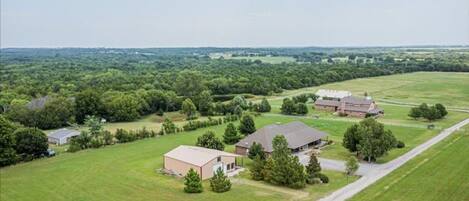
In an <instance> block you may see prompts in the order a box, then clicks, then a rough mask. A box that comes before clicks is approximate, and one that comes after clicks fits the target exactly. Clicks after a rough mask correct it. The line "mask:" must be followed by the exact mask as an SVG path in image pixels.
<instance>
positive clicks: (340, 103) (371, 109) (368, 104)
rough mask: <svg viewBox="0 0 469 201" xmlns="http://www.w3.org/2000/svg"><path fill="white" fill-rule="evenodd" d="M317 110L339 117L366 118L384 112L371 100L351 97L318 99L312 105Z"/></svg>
mask: <svg viewBox="0 0 469 201" xmlns="http://www.w3.org/2000/svg"><path fill="white" fill-rule="evenodd" d="M314 106H315V108H316V109H317V110H325V111H331V112H338V113H339V114H341V115H347V116H354V117H366V115H367V114H368V115H372V116H376V115H382V114H384V111H383V110H382V109H380V108H378V105H376V103H375V102H374V101H373V100H371V98H357V97H353V96H348V97H344V98H341V99H332V100H331V99H318V100H316V102H315V103H314Z"/></svg>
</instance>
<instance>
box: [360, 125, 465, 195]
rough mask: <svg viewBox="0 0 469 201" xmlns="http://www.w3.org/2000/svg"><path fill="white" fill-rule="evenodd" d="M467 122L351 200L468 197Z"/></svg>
mask: <svg viewBox="0 0 469 201" xmlns="http://www.w3.org/2000/svg"><path fill="white" fill-rule="evenodd" d="M468 145H469V126H466V127H465V128H464V129H461V131H459V132H458V133H455V134H453V136H451V137H449V138H448V139H446V140H444V141H442V142H440V143H438V144H437V145H436V146H434V147H432V148H431V149H429V150H427V151H426V152H424V153H423V154H422V155H420V156H417V157H416V158H414V159H412V160H411V161H409V162H408V163H407V164H405V165H404V166H402V167H400V168H399V169H397V170H396V171H394V172H392V173H391V174H390V175H388V176H386V177H384V178H383V179H381V180H380V181H378V182H377V183H375V184H374V185H372V186H370V187H368V188H366V189H365V190H364V191H362V192H361V193H359V194H357V195H356V196H355V197H353V198H352V199H351V200H356V201H358V200H360V201H363V200H370V201H371V200H383V201H387V200H389V201H391V200H402V201H406V200H409V201H413V200H447V201H460V200H469V191H467V189H469V171H468V167H469V157H467V153H469V146H468Z"/></svg>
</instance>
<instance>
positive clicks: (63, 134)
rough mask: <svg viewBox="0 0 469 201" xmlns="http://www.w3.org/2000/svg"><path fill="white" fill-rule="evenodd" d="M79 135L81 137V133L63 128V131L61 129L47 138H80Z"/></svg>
mask: <svg viewBox="0 0 469 201" xmlns="http://www.w3.org/2000/svg"><path fill="white" fill-rule="evenodd" d="M78 135H80V132H79V131H77V130H71V129H66V128H62V129H59V130H56V131H54V132H52V133H50V134H49V135H47V136H48V137H52V138H55V139H62V138H66V137H73V136H78Z"/></svg>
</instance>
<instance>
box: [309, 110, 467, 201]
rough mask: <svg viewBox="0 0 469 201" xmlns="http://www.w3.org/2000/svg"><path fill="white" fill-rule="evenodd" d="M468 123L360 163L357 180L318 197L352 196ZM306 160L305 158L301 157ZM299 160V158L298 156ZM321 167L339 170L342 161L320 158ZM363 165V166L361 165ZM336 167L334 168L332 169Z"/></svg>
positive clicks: (333, 199)
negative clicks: (383, 158)
mask: <svg viewBox="0 0 469 201" xmlns="http://www.w3.org/2000/svg"><path fill="white" fill-rule="evenodd" d="M466 124H469V119H466V120H464V121H461V122H459V123H457V124H455V125H453V126H451V127H450V128H447V129H445V130H443V131H441V132H440V133H439V134H438V135H437V136H435V137H433V138H431V139H430V140H428V141H426V142H424V143H423V144H421V145H419V146H417V147H415V148H414V149H412V150H410V151H409V152H407V153H405V154H404V155H402V156H400V157H398V158H396V159H394V160H392V161H390V162H388V163H385V164H381V165H374V166H373V165H371V166H368V167H364V164H363V163H362V164H360V166H361V167H360V168H361V169H359V174H361V175H362V177H361V178H360V179H358V180H357V181H355V182H353V183H351V184H349V185H347V186H344V187H343V188H341V189H338V190H336V191H334V192H333V193H332V194H330V195H328V196H326V197H324V198H322V199H320V201H343V200H347V199H349V198H351V197H353V196H354V195H355V194H357V193H359V192H360V191H362V190H363V189H365V188H366V187H368V186H369V185H371V184H373V183H374V182H376V181H377V180H379V179H381V178H382V177H384V176H386V175H387V174H389V173H391V172H392V171H394V170H395V169H397V168H399V167H400V166H402V165H404V164H405V163H406V162H407V161H409V160H411V159H412V158H414V157H416V156H417V155H419V154H420V153H422V152H424V151H425V150H427V149H428V148H430V147H431V146H433V145H434V144H436V143H438V142H440V141H441V140H443V139H445V138H446V137H448V136H450V135H451V134H453V133H454V132H455V131H457V130H459V129H460V128H461V127H463V126H465V125H466ZM303 160H306V159H303ZM300 161H301V158H300ZM320 161H324V164H322V163H323V162H321V167H323V168H324V169H328V168H330V169H333V170H341V169H340V168H343V167H342V166H343V162H341V161H334V160H329V159H327V160H326V159H320ZM362 166H363V167H362ZM334 168H336V169H334Z"/></svg>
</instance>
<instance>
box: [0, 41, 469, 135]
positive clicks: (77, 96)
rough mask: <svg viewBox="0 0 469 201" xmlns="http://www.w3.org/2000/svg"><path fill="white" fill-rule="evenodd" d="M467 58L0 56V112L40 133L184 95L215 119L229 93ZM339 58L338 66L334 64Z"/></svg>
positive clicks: (172, 52)
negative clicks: (288, 59) (265, 59)
mask: <svg viewBox="0 0 469 201" xmlns="http://www.w3.org/2000/svg"><path fill="white" fill-rule="evenodd" d="M419 51H420V52H419ZM415 52H418V53H419V54H413V53H415ZM422 52H423V53H422ZM213 53H222V54H227V53H229V54H230V56H233V57H236V56H246V55H247V56H249V55H256V56H272V57H275V56H289V57H293V58H295V60H296V62H285V63H281V64H271V63H268V62H262V61H260V60H244V59H242V60H236V59H227V58H223V57H220V58H213V57H210V55H211V54H213ZM468 53H469V51H468V49H467V48H464V47H463V48H459V47H458V48H447V49H439V48H430V49H425V50H420V49H419V48H412V47H407V48H342V49H341V48H258V49H256V48H161V49H157V48H153V49H107V48H94V49H83V48H64V49H1V57H0V72H1V75H0V91H1V93H0V106H1V107H0V112H1V113H3V114H4V115H5V117H7V118H8V119H10V120H13V121H15V122H19V123H21V124H23V125H25V126H34V127H39V128H42V129H50V128H58V127H62V126H65V125H67V124H70V123H83V121H84V119H85V117H86V116H87V115H97V116H101V117H103V118H106V119H107V120H108V121H131V120H135V119H137V118H139V117H140V116H141V115H145V114H152V113H162V112H166V111H176V110H180V109H181V105H182V102H183V101H184V100H186V99H187V98H189V99H191V101H192V102H193V104H194V105H195V106H196V108H197V110H199V112H200V113H202V114H204V115H211V114H216V113H221V114H225V113H232V112H233V110H234V109H233V108H230V107H229V106H226V105H223V104H222V103H216V102H217V101H220V100H229V99H231V98H232V97H234V95H236V94H244V95H245V96H250V95H251V94H253V95H268V94H274V93H280V92H282V90H288V89H297V88H302V87H310V86H317V85H321V84H324V83H330V82H337V81H343V80H349V79H354V78H362V77H372V76H381V75H390V74H397V73H407V72H415V71H456V72H469V62H468V61H469V54H468ZM422 55H424V56H422ZM339 57H340V58H342V57H345V58H347V62H336V60H334V58H339ZM323 61H326V62H323ZM365 61H372V62H365Z"/></svg>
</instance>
